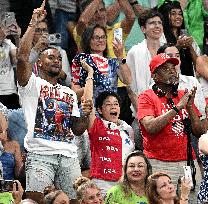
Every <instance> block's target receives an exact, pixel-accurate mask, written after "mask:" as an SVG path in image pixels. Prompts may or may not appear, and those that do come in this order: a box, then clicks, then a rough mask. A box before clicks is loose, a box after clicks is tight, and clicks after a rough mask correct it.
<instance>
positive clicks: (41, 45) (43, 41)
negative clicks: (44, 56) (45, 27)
mask: <svg viewBox="0 0 208 204" xmlns="http://www.w3.org/2000/svg"><path fill="white" fill-rule="evenodd" d="M48 45H49V43H48V33H43V34H42V35H41V37H40V38H39V40H38V42H37V43H36V45H35V47H34V49H35V50H36V51H37V52H41V51H42V50H44V49H45V48H47V47H48Z"/></svg>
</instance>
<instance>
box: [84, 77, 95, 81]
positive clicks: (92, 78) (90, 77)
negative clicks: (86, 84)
mask: <svg viewBox="0 0 208 204" xmlns="http://www.w3.org/2000/svg"><path fill="white" fill-rule="evenodd" d="M89 79H92V80H94V78H93V77H87V78H86V79H85V81H87V80H89Z"/></svg>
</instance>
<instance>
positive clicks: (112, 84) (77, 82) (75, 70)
mask: <svg viewBox="0 0 208 204" xmlns="http://www.w3.org/2000/svg"><path fill="white" fill-rule="evenodd" d="M106 39H107V35H106V31H105V29H104V28H103V27H102V26H100V25H93V26H89V27H88V28H87V29H86V30H85V31H84V33H83V35H82V43H81V45H82V49H83V51H84V53H81V54H79V55H77V56H76V57H75V58H74V60H73V64H72V77H73V78H72V89H73V90H74V91H75V92H76V93H77V95H78V98H80V97H81V96H82V95H83V90H84V88H83V87H84V85H85V81H86V78H87V73H86V71H85V70H84V69H83V67H82V66H81V62H80V61H81V60H82V59H86V61H87V63H88V64H89V65H90V66H92V67H93V69H94V76H93V78H94V82H95V83H94V94H93V97H94V98H96V97H97V96H98V95H99V93H101V92H103V91H114V92H116V91H117V78H118V76H119V77H120V78H121V79H122V80H123V82H124V83H126V84H129V83H130V81H131V72H130V70H129V67H128V66H127V64H126V63H125V61H122V59H123V58H124V55H123V46H122V44H121V43H120V42H119V41H117V42H115V41H114V42H113V47H114V51H115V54H116V57H117V59H115V58H107V44H106Z"/></svg>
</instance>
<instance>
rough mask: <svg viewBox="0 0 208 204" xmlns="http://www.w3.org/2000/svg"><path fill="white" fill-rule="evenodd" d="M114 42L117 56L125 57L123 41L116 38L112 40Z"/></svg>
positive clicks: (119, 57)
mask: <svg viewBox="0 0 208 204" xmlns="http://www.w3.org/2000/svg"><path fill="white" fill-rule="evenodd" d="M112 44H113V51H114V53H115V55H116V57H117V58H118V59H120V60H121V59H123V43H122V42H120V41H119V40H118V39H116V40H114V41H113V42H112Z"/></svg>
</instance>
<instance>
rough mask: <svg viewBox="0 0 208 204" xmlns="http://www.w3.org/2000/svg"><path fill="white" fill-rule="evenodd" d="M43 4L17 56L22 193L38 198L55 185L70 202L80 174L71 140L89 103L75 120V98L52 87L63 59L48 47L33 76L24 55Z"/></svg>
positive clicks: (78, 131)
mask: <svg viewBox="0 0 208 204" xmlns="http://www.w3.org/2000/svg"><path fill="white" fill-rule="evenodd" d="M44 3H45V1H43V4H42V5H41V7H40V8H38V9H35V10H34V12H33V15H32V19H31V23H30V24H29V26H28V29H27V31H26V33H25V34H24V36H23V38H22V40H21V45H20V48H19V52H18V63H17V79H18V84H19V94H20V97H21V102H22V107H23V111H24V114H25V120H26V123H27V129H28V133H27V135H26V137H25V148H26V149H27V151H28V155H27V162H26V181H27V183H26V190H27V191H37V192H43V190H44V188H45V187H46V186H48V185H52V183H54V184H55V186H56V188H57V189H61V190H63V191H64V192H65V193H67V194H68V195H69V196H70V198H74V197H75V192H74V190H73V188H72V182H73V180H74V179H75V178H76V177H77V176H79V175H80V174H81V172H80V166H79V161H78V158H77V147H76V145H75V144H74V134H76V135H81V134H82V133H83V132H84V131H85V130H86V128H87V125H88V115H89V114H90V112H91V109H92V101H91V100H88V101H83V102H82V109H83V116H82V117H79V116H80V113H79V111H78V106H77V98H76V94H75V93H74V92H73V91H72V90H71V89H70V88H68V87H65V86H61V85H60V84H58V83H57V78H58V76H59V74H60V70H61V60H62V59H61V55H60V53H59V51H58V50H57V49H55V48H50V47H49V48H47V49H46V50H44V51H42V53H41V55H40V58H39V60H38V66H40V67H41V69H40V76H41V78H40V77H36V76H35V75H34V74H33V73H32V64H30V63H29V55H30V52H31V48H32V41H33V37H34V33H35V29H36V28H37V25H38V22H40V21H42V20H43V19H44V18H45V11H44ZM46 163H47V166H46V165H45V164H46Z"/></svg>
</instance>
